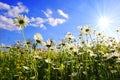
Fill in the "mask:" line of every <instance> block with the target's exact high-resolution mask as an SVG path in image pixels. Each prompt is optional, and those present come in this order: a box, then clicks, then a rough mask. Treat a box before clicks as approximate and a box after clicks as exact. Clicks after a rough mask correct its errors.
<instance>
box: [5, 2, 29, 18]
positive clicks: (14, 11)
mask: <svg viewBox="0 0 120 80" xmlns="http://www.w3.org/2000/svg"><path fill="white" fill-rule="evenodd" d="M28 11H29V10H28V8H27V7H25V6H24V5H23V4H22V3H20V2H19V3H17V6H11V8H10V9H9V10H8V12H7V13H6V14H7V15H8V16H11V17H16V16H18V15H20V14H21V13H28Z"/></svg>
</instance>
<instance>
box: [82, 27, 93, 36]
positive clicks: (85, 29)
mask: <svg viewBox="0 0 120 80" xmlns="http://www.w3.org/2000/svg"><path fill="white" fill-rule="evenodd" d="M82 32H83V33H84V34H86V35H88V34H90V32H91V29H90V26H85V27H83V29H82Z"/></svg>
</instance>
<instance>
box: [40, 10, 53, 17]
mask: <svg viewBox="0 0 120 80" xmlns="http://www.w3.org/2000/svg"><path fill="white" fill-rule="evenodd" d="M42 12H43V13H44V14H45V16H46V17H51V16H52V14H53V12H52V10H51V9H47V10H46V11H43V10H42Z"/></svg>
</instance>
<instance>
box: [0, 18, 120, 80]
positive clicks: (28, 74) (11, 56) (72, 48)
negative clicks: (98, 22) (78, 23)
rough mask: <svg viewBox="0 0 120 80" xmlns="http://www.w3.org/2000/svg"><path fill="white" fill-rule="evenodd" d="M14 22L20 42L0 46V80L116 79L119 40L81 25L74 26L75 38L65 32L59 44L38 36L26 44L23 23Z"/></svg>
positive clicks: (119, 74) (119, 73)
mask: <svg viewBox="0 0 120 80" xmlns="http://www.w3.org/2000/svg"><path fill="white" fill-rule="evenodd" d="M17 20H18V23H19V24H18V23H17ZM17 20H15V23H16V25H17V26H18V27H21V30H22V36H23V39H24V41H16V43H15V44H14V45H12V46H5V45H1V47H0V80H119V79H120V41H119V40H117V39H116V38H114V37H107V36H105V35H104V34H103V33H101V32H97V31H96V30H92V29H91V27H90V26H82V27H78V30H79V34H78V37H76V38H75V37H74V36H73V35H72V33H70V32H68V33H67V34H66V35H65V37H64V38H63V40H61V41H60V42H59V43H55V41H54V40H52V39H48V40H47V41H44V40H43V37H42V35H41V34H40V33H36V34H35V35H34V41H29V40H27V39H25V37H24V26H25V25H27V24H24V23H26V21H27V20H26V19H25V20H24V17H23V18H21V17H19V18H18V19H17ZM119 33H120V30H116V34H119Z"/></svg>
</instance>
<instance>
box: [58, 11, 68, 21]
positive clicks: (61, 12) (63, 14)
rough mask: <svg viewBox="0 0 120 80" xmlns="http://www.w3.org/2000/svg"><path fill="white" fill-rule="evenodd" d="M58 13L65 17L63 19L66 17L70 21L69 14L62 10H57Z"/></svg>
mask: <svg viewBox="0 0 120 80" xmlns="http://www.w3.org/2000/svg"><path fill="white" fill-rule="evenodd" d="M57 11H58V13H59V14H60V15H61V16H63V17H65V18H67V19H68V17H69V16H68V14H66V13H64V12H63V11H62V10H60V9H58V10H57Z"/></svg>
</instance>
